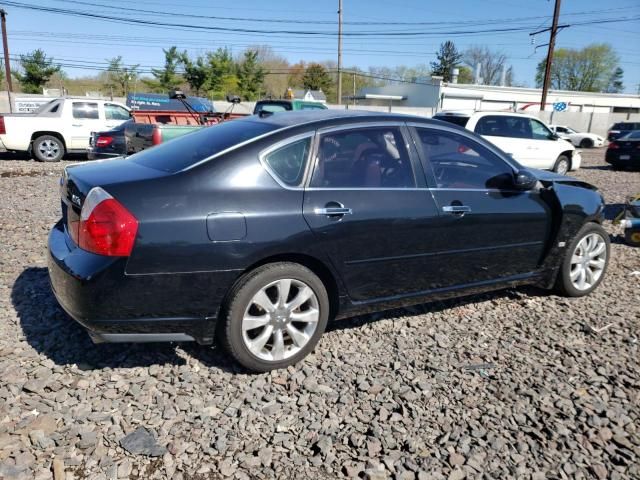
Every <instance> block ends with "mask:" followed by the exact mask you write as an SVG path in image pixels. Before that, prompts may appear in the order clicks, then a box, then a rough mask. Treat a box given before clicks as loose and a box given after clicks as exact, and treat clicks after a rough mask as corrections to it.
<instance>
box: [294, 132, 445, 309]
mask: <svg viewBox="0 0 640 480" xmlns="http://www.w3.org/2000/svg"><path fill="white" fill-rule="evenodd" d="M408 140H409V139H408V136H407V132H406V128H405V127H404V126H402V125H401V124H393V123H382V124H364V125H359V126H348V127H345V126H342V127H338V128H333V129H327V130H321V131H319V132H318V135H317V142H316V153H315V156H314V159H315V160H314V168H313V173H312V176H311V179H310V182H309V185H308V186H307V188H306V189H305V193H304V202H303V212H304V217H305V220H306V221H307V223H308V225H309V227H310V228H311V229H312V231H313V232H314V233H315V235H316V237H317V239H318V241H319V242H320V243H321V245H322V247H323V248H324V250H325V252H326V254H327V255H328V257H329V258H330V259H331V261H332V263H333V266H334V268H335V269H336V271H337V272H338V273H339V274H340V276H341V278H342V280H343V283H344V285H345V287H346V289H347V291H348V294H349V296H350V297H351V299H352V300H354V301H368V300H373V299H381V298H388V297H398V296H402V295H411V294H412V293H415V292H418V291H422V290H428V289H429V288H430V286H429V283H430V281H431V280H432V279H433V277H432V276H431V275H429V273H428V272H430V271H432V267H433V265H434V264H435V262H436V253H437V252H436V250H435V249H434V248H433V242H432V240H431V228H432V226H433V225H434V223H435V222H436V221H437V219H438V211H437V209H436V206H435V203H434V201H433V198H432V197H431V195H430V194H429V192H428V191H427V190H426V189H425V180H424V175H423V174H422V173H421V172H420V171H418V174H416V173H417V172H416V167H417V168H420V167H419V165H417V164H416V161H415V160H416V157H415V152H414V153H413V155H411V153H410V152H411V149H412V148H414V147H413V146H412V145H411V143H410V142H409V141H408Z"/></svg>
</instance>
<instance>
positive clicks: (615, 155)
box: [604, 150, 640, 168]
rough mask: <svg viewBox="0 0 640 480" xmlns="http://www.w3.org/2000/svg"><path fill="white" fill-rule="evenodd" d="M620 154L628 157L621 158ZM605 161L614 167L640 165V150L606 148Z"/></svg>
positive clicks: (636, 166)
mask: <svg viewBox="0 0 640 480" xmlns="http://www.w3.org/2000/svg"><path fill="white" fill-rule="evenodd" d="M621 156H628V157H629V158H625V159H622V158H620V157H621ZM604 160H605V162H607V163H608V164H610V165H613V166H614V167H635V168H638V167H640V152H639V153H634V152H622V153H620V152H617V151H611V150H607V153H606V155H605V157H604Z"/></svg>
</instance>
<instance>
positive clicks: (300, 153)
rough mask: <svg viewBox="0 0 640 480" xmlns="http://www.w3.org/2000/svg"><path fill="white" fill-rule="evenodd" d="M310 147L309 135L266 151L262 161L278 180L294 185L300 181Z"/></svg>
mask: <svg viewBox="0 0 640 480" xmlns="http://www.w3.org/2000/svg"><path fill="white" fill-rule="evenodd" d="M310 148H311V137H307V138H303V139H301V140H297V141H294V142H292V143H289V144H288V145H285V146H283V147H280V148H278V149H276V150H273V151H271V152H269V153H267V154H266V155H265V156H264V161H265V163H266V164H267V165H269V167H270V168H271V170H272V171H273V173H274V174H275V175H276V176H277V177H278V178H279V179H280V181H282V182H283V183H284V184H286V185H289V186H290V187H296V186H298V185H300V183H301V182H302V177H303V176H304V167H305V166H306V164H307V158H308V157H309V150H310Z"/></svg>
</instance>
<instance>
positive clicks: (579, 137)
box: [549, 125, 604, 148]
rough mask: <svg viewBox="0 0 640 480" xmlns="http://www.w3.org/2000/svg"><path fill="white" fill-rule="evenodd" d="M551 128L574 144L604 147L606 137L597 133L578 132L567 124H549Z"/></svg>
mask: <svg viewBox="0 0 640 480" xmlns="http://www.w3.org/2000/svg"><path fill="white" fill-rule="evenodd" d="M549 129H550V130H551V131H552V132H553V133H555V134H556V135H558V136H559V137H560V138H562V139H563V140H568V141H569V142H571V143H572V144H573V145H574V146H576V147H580V148H593V147H602V146H603V145H604V138H602V137H601V136H599V135H596V134H595V133H587V132H582V133H580V132H577V131H575V130H574V129H573V128H571V127H567V126H565V125H549Z"/></svg>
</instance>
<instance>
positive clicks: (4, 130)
mask: <svg viewBox="0 0 640 480" xmlns="http://www.w3.org/2000/svg"><path fill="white" fill-rule="evenodd" d="M5 133H7V128H6V127H5V126H4V117H3V116H2V115H0V135H4V134H5Z"/></svg>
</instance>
